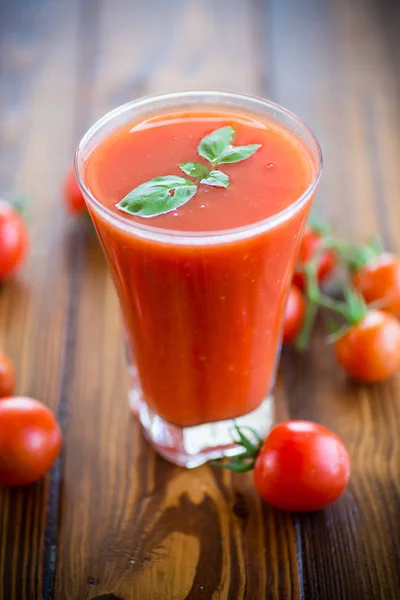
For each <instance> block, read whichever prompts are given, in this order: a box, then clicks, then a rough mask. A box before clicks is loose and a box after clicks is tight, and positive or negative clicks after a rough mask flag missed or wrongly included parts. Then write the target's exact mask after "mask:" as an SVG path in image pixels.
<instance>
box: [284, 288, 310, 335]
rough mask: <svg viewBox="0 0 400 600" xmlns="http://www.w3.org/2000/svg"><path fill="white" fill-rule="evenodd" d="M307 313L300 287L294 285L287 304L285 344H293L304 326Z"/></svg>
mask: <svg viewBox="0 0 400 600" xmlns="http://www.w3.org/2000/svg"><path fill="white" fill-rule="evenodd" d="M305 313H306V303H305V300H304V297H303V294H302V293H301V291H300V290H299V288H298V287H296V286H295V285H292V287H291V288H290V292H289V297H288V300H287V304H286V312H285V321H284V324H283V343H284V344H287V343H289V342H292V341H293V340H294V339H295V338H296V337H297V334H298V333H299V331H300V329H301V326H302V325H303V320H304V315H305Z"/></svg>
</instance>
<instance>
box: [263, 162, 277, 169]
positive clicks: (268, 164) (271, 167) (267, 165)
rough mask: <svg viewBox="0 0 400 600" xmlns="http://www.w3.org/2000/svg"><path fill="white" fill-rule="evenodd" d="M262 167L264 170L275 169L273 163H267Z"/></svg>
mask: <svg viewBox="0 0 400 600" xmlns="http://www.w3.org/2000/svg"><path fill="white" fill-rule="evenodd" d="M264 166H265V168H266V169H273V168H274V167H275V163H273V162H270V163H267V164H266V165H264Z"/></svg>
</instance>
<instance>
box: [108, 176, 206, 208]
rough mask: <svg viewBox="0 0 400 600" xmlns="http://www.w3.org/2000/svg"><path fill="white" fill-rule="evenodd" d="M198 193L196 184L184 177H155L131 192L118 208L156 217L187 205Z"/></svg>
mask: <svg viewBox="0 0 400 600" xmlns="http://www.w3.org/2000/svg"><path fill="white" fill-rule="evenodd" d="M196 191H197V186H196V184H195V183H193V181H189V180H188V179H185V178H184V177H179V176H176V175H166V176H163V177H154V179H150V181H146V182H145V183H142V184H141V185H139V186H138V187H136V188H135V189H133V190H132V191H131V192H129V193H128V194H127V195H126V196H125V197H124V198H122V200H121V201H120V202H119V203H118V204H117V205H116V207H117V208H118V209H119V210H122V211H124V212H126V213H129V214H131V215H137V216H139V217H154V216H156V215H162V214H165V213H168V212H170V211H171V210H175V208H178V207H179V206H182V205H183V204H186V202H188V201H189V200H190V199H191V198H192V197H193V196H194V195H195V193H196ZM171 192H172V193H171Z"/></svg>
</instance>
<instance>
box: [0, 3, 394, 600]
mask: <svg viewBox="0 0 400 600" xmlns="http://www.w3.org/2000/svg"><path fill="white" fill-rule="evenodd" d="M399 26H400V14H399V6H398V5H397V4H396V3H394V2H393V3H389V2H388V1H387V0H386V1H385V2H383V3H382V2H381V3H378V2H373V1H372V0H364V1H361V0H356V1H354V2H353V1H350V0H347V1H346V0H336V1H333V0H330V1H329V0H324V1H321V2H317V1H316V0H271V1H269V2H266V1H264V0H246V1H245V0H202V1H201V2H200V1H198V0H173V1H172V2H169V3H167V2H164V1H163V0H148V2H146V3H142V2H139V0H135V1H132V0H115V1H114V2H107V1H106V0H87V1H86V0H70V1H69V2H68V4H66V3H62V2H57V3H54V2H51V0H15V1H14V2H13V3H11V2H9V3H6V2H0V110H1V115H2V122H1V125H0V141H1V155H0V186H1V188H0V192H1V194H4V195H7V194H8V195H12V194H14V193H23V194H25V195H26V196H28V198H29V200H30V205H29V210H30V214H31V221H32V249H31V254H30V259H29V262H28V264H27V265H26V267H25V268H24V270H23V271H22V273H21V274H20V277H19V280H18V283H13V282H10V283H7V284H6V285H5V286H4V287H3V288H2V289H1V291H0V343H1V346H2V348H4V349H5V350H6V351H8V352H9V353H10V355H11V356H12V358H13V359H14V360H15V363H16V367H17V371H18V375H19V392H21V393H24V394H29V395H32V396H36V397H38V398H41V399H42V400H43V401H45V402H46V403H47V404H49V405H50V406H51V407H52V408H53V409H54V410H56V411H58V414H59V417H60V419H61V421H62V423H63V426H64V435H65V438H64V452H63V457H62V462H61V463H60V464H59V465H58V467H57V469H56V470H55V471H54V472H53V475H52V477H51V478H50V479H49V480H46V481H45V482H41V483H39V484H38V485H36V486H32V487H30V488H28V489H26V490H14V491H8V490H2V491H1V492H0V599H1V600H3V599H4V600H25V599H30V600H38V599H39V598H41V597H43V598H44V600H50V599H53V598H54V599H56V600H86V599H91V600H93V599H97V600H100V598H102V599H103V598H104V599H106V598H107V599H108V600H110V599H114V600H116V599H120V600H136V599H137V598H140V599H141V600H150V599H151V600H154V599H157V598H159V599H162V600H165V599H170V598H171V599H175V598H176V599H181V598H182V599H183V598H190V599H197V598H207V599H208V598H213V599H215V600H217V599H232V600H238V599H246V600H252V599H259V598H266V599H269V598H271V599H272V598H274V599H279V600H282V599H283V598H291V599H300V598H304V599H305V600H365V599H366V598H368V599H371V600H372V599H376V600H381V599H385V600H395V599H396V598H398V597H399V590H400V575H399V572H398V569H397V565H398V560H399V554H400V529H399V528H398V527H397V526H396V524H397V522H398V520H399V511H400V508H399V507H400V497H399V489H400V480H399V458H398V457H399V445H400V444H399V441H398V440H399V433H400V431H399V430H400V425H399V423H400V393H399V392H400V389H399V388H400V380H399V378H396V379H394V380H393V381H390V382H388V383H387V384H385V385H382V386H376V387H369V388H367V387H363V386H355V385H350V384H348V383H347V382H346V381H345V379H344V378H343V377H342V376H341V375H340V374H339V373H338V372H337V370H336V369H335V366H334V362H333V358H332V356H331V354H330V350H329V348H326V347H325V346H323V342H322V339H321V338H320V337H318V336H316V339H315V340H314V343H313V347H312V350H311V352H310V353H309V354H307V355H304V356H302V355H301V356H299V355H298V354H295V353H294V352H292V351H285V352H284V355H283V360H282V363H281V369H280V377H279V380H278V386H277V392H276V397H277V404H278V411H279V415H278V416H279V418H280V419H283V418H285V417H287V416H288V415H290V416H292V417H302V418H310V419H315V420H316V421H319V422H321V423H323V424H325V425H327V426H329V427H331V428H332V429H334V430H335V431H336V432H337V433H338V434H339V435H340V436H341V437H342V438H343V439H344V441H345V442H346V444H347V445H348V447H349V449H350V452H351V456H352V461H353V474H352V479H351V483H350V486H349V489H348V491H347V492H346V494H345V496H344V497H343V498H342V499H341V500H340V501H339V502H338V503H337V504H335V505H334V506H332V507H331V508H329V509H326V510H325V511H323V512H321V513H319V514H312V515H303V516H297V515H288V514H284V513H280V512H278V511H274V510H273V509H271V508H269V507H267V506H265V505H263V504H262V503H261V502H260V501H259V499H258V498H257V496H256V494H255V492H254V490H253V486H252V481H251V475H246V476H238V475H236V476H231V475H230V474H227V473H220V472H215V470H213V469H212V468H211V467H207V466H205V467H202V468H199V469H197V470H195V471H191V472H187V471H183V470H181V469H178V468H175V467H173V466H171V465H169V464H167V463H165V462H164V461H163V460H162V459H160V458H158V457H156V456H155V455H154V453H153V451H152V450H151V449H150V447H149V446H148V445H147V443H146V442H145V441H144V439H143V437H142V434H141V432H140V430H139V427H138V425H137V423H136V422H135V421H133V420H132V419H131V418H130V416H129V412H128V406H127V402H126V386H127V381H126V373H125V363H124V350H123V345H122V338H121V328H120V322H119V310H118V305H117V301H116V298H115V294H114V291H113V288H112V285H111V282H110V280H109V277H108V275H107V272H106V269H105V266H104V262H103V259H102V257H101V254H100V251H99V248H98V246H97V242H96V241H95V240H94V239H93V238H91V237H90V235H89V234H88V233H87V231H86V230H85V227H77V228H74V227H72V228H71V227H70V225H69V224H68V223H67V222H66V221H67V220H66V217H65V214H64V212H63V210H62V209H61V208H60V206H61V202H62V201H61V198H60V182H61V179H62V176H63V173H64V171H65V169H66V168H67V166H68V165H69V163H70V161H71V157H72V154H73V150H74V147H75V144H76V142H77V140H78V138H79V136H80V135H81V134H82V133H83V132H84V130H85V128H86V127H87V126H88V125H89V124H90V123H91V122H92V121H94V119H96V118H97V117H99V116H100V115H101V114H102V113H104V112H105V111H107V110H109V109H110V108H112V107H113V106H115V105H116V104H119V103H122V102H124V101H127V100H129V99H131V98H133V97H136V96H138V95H143V94H147V93H152V92H158V91H165V90H170V89H171V90H172V89H179V88H195V87H211V88H228V89H235V90H238V91H246V92H249V93H258V94H261V95H265V96H268V97H271V98H272V99H273V100H276V101H278V102H281V103H282V104H284V105H285V106H287V107H288V108H290V109H292V110H294V111H295V112H297V113H299V114H300V115H301V116H302V117H303V118H304V119H305V120H306V122H308V123H309V125H310V126H311V127H312V129H313V130H314V131H315V133H316V135H317V137H318V138H319V139H320V141H321V144H322V147H323V149H324V154H325V165H326V167H325V174H324V178H323V182H322V185H321V190H320V193H319V195H318V199H317V202H316V205H317V209H318V211H319V212H320V213H321V214H322V215H324V216H326V217H328V218H329V219H330V220H331V221H332V223H333V225H334V226H336V227H337V228H340V230H341V231H342V232H343V233H344V234H347V235H350V236H352V237H353V238H356V239H360V238H362V237H363V236H367V235H369V234H371V233H378V234H381V235H382V237H383V240H384V242H385V244H386V245H387V246H388V247H391V248H392V249H394V250H397V251H399V250H400V241H399V236H398V231H399V223H400V203H399V192H400V171H399V168H398V156H399V155H400V120H399V114H398V104H399V98H400V76H399V58H398V57H399V56H400V54H399V46H400V41H399V36H398V31H399Z"/></svg>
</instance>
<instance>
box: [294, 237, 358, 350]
mask: <svg viewBox="0 0 400 600" xmlns="http://www.w3.org/2000/svg"><path fill="white" fill-rule="evenodd" d="M329 243H331V242H329ZM320 252H323V249H321V250H320ZM318 261H319V253H318V254H316V256H315V257H314V258H313V259H312V260H311V261H310V262H309V263H308V264H307V265H305V266H304V273H305V277H306V298H307V311H306V316H305V319H304V322H303V327H302V329H301V330H300V332H299V335H298V337H297V339H296V342H295V345H296V347H297V348H298V349H300V350H302V349H304V348H306V347H307V346H308V343H309V339H310V335H311V331H312V328H313V325H314V321H315V317H316V314H317V310H318V308H319V307H321V308H326V309H328V310H329V311H331V312H333V313H334V314H336V315H337V316H339V317H340V318H341V320H342V323H341V324H339V325H337V324H336V323H333V324H332V322H331V329H332V333H331V335H329V337H328V342H330V343H331V342H334V341H337V340H338V339H339V338H340V337H341V336H343V335H344V334H345V333H346V332H347V331H348V330H349V329H351V328H352V327H354V326H355V325H358V323H360V322H361V321H362V320H363V319H364V318H365V317H366V315H367V314H368V311H369V308H368V306H367V304H366V303H365V301H364V299H363V297H362V296H361V294H359V293H358V292H357V291H356V290H354V289H351V288H349V287H345V288H344V290H343V295H344V300H337V299H335V298H332V297H331V296H328V295H326V294H324V293H323V292H322V291H321V289H320V286H319V285H318V274H317V270H318ZM343 321H344V323H343Z"/></svg>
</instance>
